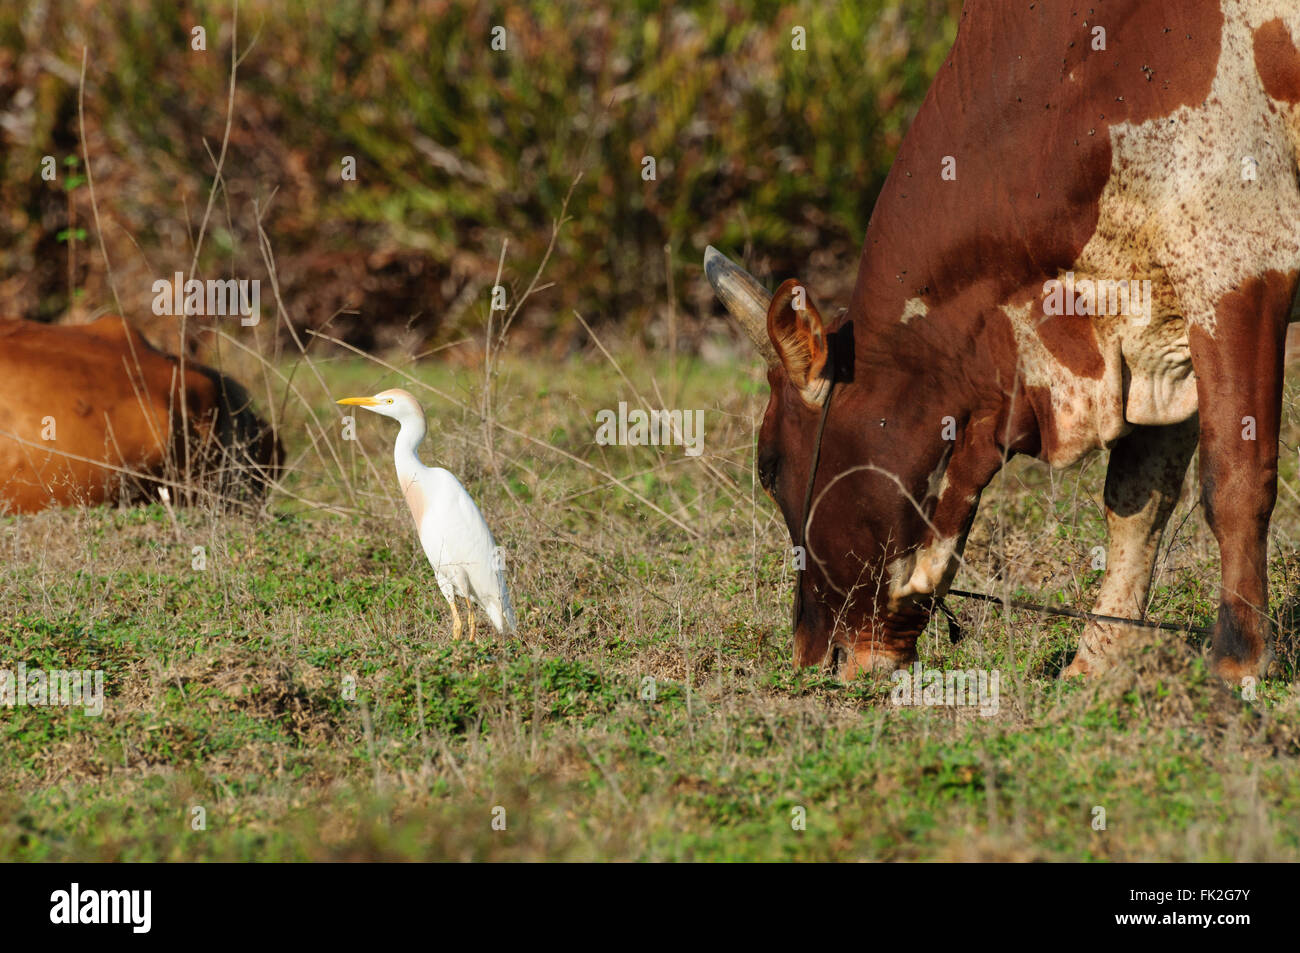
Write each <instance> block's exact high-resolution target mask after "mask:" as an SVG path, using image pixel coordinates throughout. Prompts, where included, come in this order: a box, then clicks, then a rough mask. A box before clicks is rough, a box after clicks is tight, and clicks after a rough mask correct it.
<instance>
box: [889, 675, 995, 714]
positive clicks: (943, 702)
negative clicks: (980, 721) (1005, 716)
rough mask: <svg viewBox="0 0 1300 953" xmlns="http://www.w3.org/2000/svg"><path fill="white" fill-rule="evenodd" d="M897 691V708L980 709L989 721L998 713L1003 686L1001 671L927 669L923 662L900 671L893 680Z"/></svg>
mask: <svg viewBox="0 0 1300 953" xmlns="http://www.w3.org/2000/svg"><path fill="white" fill-rule="evenodd" d="M890 677H891V678H892V679H893V681H894V687H893V689H892V690H891V691H890V693H889V700H890V701H891V702H893V703H894V704H895V705H916V706H922V705H924V706H933V707H947V708H978V709H979V713H980V714H981V715H983V716H984V717H985V718H988V717H990V716H992V715H996V714H997V713H998V707H999V702H998V698H999V686H1000V683H1001V681H1002V674H1001V672H1000V671H999V670H998V669H993V670H992V671H991V672H990V671H987V670H986V669H974V668H968V669H964V670H963V669H954V670H946V669H939V668H930V669H924V670H922V668H921V663H920V662H915V663H913V665H912V667H911V668H900V669H898V670H897V671H895V672H894V673H893V675H892V676H890Z"/></svg>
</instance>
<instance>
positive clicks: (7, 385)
mask: <svg viewBox="0 0 1300 953" xmlns="http://www.w3.org/2000/svg"><path fill="white" fill-rule="evenodd" d="M180 376H181V372H180V366H179V362H178V361H177V360H176V359H175V358H173V357H170V356H169V355H166V354H163V353H162V352H160V351H157V350H155V349H154V348H153V347H151V346H150V345H149V344H148V342H146V341H145V340H144V338H142V337H141V336H140V335H139V334H138V333H136V332H135V331H133V330H131V329H130V328H129V326H128V325H127V324H126V322H124V321H123V320H122V319H121V318H118V317H105V318H101V319H100V320H98V321H96V322H94V323H93V324H89V325H81V326H52V325H44V324H38V323H36V322H31V321H5V320H0V511H9V512H33V511H36V510H41V509H44V508H45V507H47V506H52V505H59V506H68V505H77V504H96V503H103V502H109V501H116V500H135V499H140V498H141V497H142V496H145V495H147V490H146V487H145V486H144V481H141V480H139V479H133V478H132V477H131V476H130V475H129V474H128V473H125V472H123V471H130V473H133V474H145V475H148V476H153V477H160V476H164V475H165V474H166V473H168V472H169V471H174V470H175V468H176V466H177V465H178V464H180V463H183V460H184V457H185V454H184V452H183V451H182V450H181V449H180V448H181V446H182V443H181V441H180V440H179V439H178V438H180V437H181V435H182V434H188V437H189V440H190V446H191V451H192V452H191V459H192V460H198V458H199V457H201V456H202V454H201V453H200V450H201V448H204V447H208V448H210V447H211V444H212V442H213V441H214V440H215V439H216V438H217V437H218V434H219V433H221V432H230V431H231V430H232V429H233V428H232V427H231V426H230V425H229V423H228V419H229V418H230V417H231V416H233V415H232V414H231V413H230V409H229V407H227V406H225V404H226V403H227V402H228V401H229V395H228V393H225V392H226V391H228V390H230V389H235V390H238V391H239V393H240V394H241V395H242V394H243V391H242V388H238V386H237V385H233V382H231V387H229V388H226V387H223V386H222V385H223V383H224V382H225V380H226V379H224V378H222V377H221V376H220V375H218V374H217V373H216V372H214V371H211V370H209V369H207V368H204V367H201V366H199V365H189V366H187V367H186V369H185V375H184V380H185V390H184V400H185V405H186V410H187V413H188V416H189V419H190V420H191V421H192V425H191V426H190V427H189V428H182V427H181V426H180V423H179V421H180V420H181V414H180V404H181V391H180V388H179V387H178V381H179V380H180ZM245 399H246V397H245ZM240 412H242V413H244V414H246V415H247V416H248V417H252V414H251V412H249V411H248V410H247V408H239V409H238V411H237V413H240ZM223 424H224V425H223ZM257 429H258V430H265V428H264V427H262V425H261V424H260V421H258V422H257ZM262 436H263V439H261V440H260V441H259V443H261V444H262V446H259V447H258V448H257V451H256V452H255V454H254V455H255V456H256V457H261V458H262V459H261V462H262V463H263V464H267V465H271V464H274V463H277V462H278V453H277V450H278V445H277V444H276V441H275V440H274V437H273V435H270V433H269V430H268V431H265V434H264V435H262ZM203 459H205V460H206V459H210V458H209V457H203ZM173 475H174V473H173Z"/></svg>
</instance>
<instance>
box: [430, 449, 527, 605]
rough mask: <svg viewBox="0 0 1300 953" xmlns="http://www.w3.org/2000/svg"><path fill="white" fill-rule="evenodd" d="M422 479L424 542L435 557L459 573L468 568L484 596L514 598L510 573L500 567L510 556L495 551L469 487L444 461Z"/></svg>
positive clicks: (442, 565) (466, 573) (435, 563)
mask: <svg viewBox="0 0 1300 953" xmlns="http://www.w3.org/2000/svg"><path fill="white" fill-rule="evenodd" d="M420 482H421V490H422V491H423V492H424V495H425V509H424V514H423V519H422V520H421V524H420V543H421V544H422V545H423V546H424V552H425V555H426V556H428V557H429V562H430V563H432V564H433V566H434V568H435V569H439V568H441V569H442V570H444V571H446V572H448V573H450V574H451V575H453V576H457V577H459V576H460V574H461V573H463V574H464V577H465V578H466V579H467V580H468V582H469V586H470V590H471V593H472V594H473V595H474V596H475V597H476V598H478V599H479V601H480V602H482V601H483V600H485V599H492V600H495V601H497V602H500V603H502V604H503V605H504V604H506V603H508V601H509V598H508V597H507V596H506V590H505V574H504V573H503V572H502V571H501V570H500V569H498V568H497V567H498V566H502V565H504V561H503V560H501V559H500V558H499V557H497V556H496V555H495V551H496V541H495V540H494V539H493V538H492V531H491V530H490V529H488V525H487V520H485V519H484V518H483V514H482V513H481V512H480V511H479V508H478V506H477V505H476V504H475V503H474V500H473V498H472V497H471V496H470V495H469V492H468V491H467V490H466V489H465V487H464V486H462V485H461V482H460V481H459V480H457V479H456V477H455V475H454V474H452V473H451V472H450V471H448V470H444V469H442V468H440V467H434V468H430V469H428V470H426V471H425V472H424V473H422V474H420Z"/></svg>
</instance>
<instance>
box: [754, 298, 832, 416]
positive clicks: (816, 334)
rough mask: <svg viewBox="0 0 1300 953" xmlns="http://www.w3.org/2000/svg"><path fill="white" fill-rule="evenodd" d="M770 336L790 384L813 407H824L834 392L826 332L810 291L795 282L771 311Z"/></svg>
mask: <svg viewBox="0 0 1300 953" xmlns="http://www.w3.org/2000/svg"><path fill="white" fill-rule="evenodd" d="M767 336H768V337H770V338H771V339H772V346H773V347H775V348H776V354H777V357H779V358H780V359H781V364H782V366H784V367H785V373H786V375H787V376H788V377H789V378H790V383H792V384H794V386H795V387H797V388H798V389H799V393H800V395H801V396H802V397H803V399H804V400H805V401H807V402H808V403H809V404H811V405H813V406H816V407H820V406H821V405H822V403H823V402H824V401H825V400H826V395H827V394H828V393H829V392H830V379H829V378H828V377H824V376H823V373H824V372H825V370H826V357H827V354H828V349H827V346H826V328H825V326H824V325H823V324H822V316H821V315H820V314H818V313H817V307H816V306H815V305H814V304H813V303H812V296H811V295H810V294H809V293H808V289H807V288H806V287H804V285H803V284H801V283H800V282H799V281H796V280H795V279H794V278H791V279H790V280H789V281H787V282H786V283H785V284H783V285H781V287H780V288H777V289H776V294H775V295H774V296H773V298H772V303H771V304H770V305H769V306H768V309H767Z"/></svg>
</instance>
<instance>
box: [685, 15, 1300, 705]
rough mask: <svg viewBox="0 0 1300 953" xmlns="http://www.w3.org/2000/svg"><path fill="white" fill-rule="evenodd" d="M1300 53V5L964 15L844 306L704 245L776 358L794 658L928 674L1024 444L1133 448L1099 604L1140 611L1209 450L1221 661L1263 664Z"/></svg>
mask: <svg viewBox="0 0 1300 953" xmlns="http://www.w3.org/2000/svg"><path fill="white" fill-rule="evenodd" d="M1298 47H1300V4H1297V3H1296V0H1125V2H1111V0H1090V2H1089V3H1084V4H1075V3H1064V2H1038V3H1033V2H1030V0H970V2H968V3H967V4H966V9H965V10H964V11H963V14H962V20H961V24H960V28H959V30H958V35H957V40H956V43H955V44H954V46H953V49H952V51H951V54H950V55H949V57H948V59H947V60H946V62H945V63H944V65H943V67H942V68H941V69H940V71H939V74H938V76H937V78H936V79H935V81H934V84H933V85H932V86H931V88H930V91H929V93H928V94H927V96H926V98H925V101H924V103H923V105H922V106H921V108H920V110H919V112H918V113H917V116H916V119H915V121H914V122H913V124H912V127H911V129H910V131H909V132H908V134H907V137H906V138H905V139H904V140H903V143H902V145H901V147H900V149H899V152H898V157H897V159H896V160H895V162H894V166H893V168H892V169H891V171H890V174H889V176H888V178H887V180H886V182H885V185H884V189H883V191H882V192H881V195H880V198H879V200H878V202H877V203H876V207H875V211H874V213H873V215H872V218H871V223H870V225H869V226H868V228H867V234H866V240H865V244H864V247H863V250H862V257H861V259H860V264H859V268H858V275H857V284H856V286H855V289H854V292H853V295H852V298H851V299H850V302H849V306H848V309H847V311H846V312H845V313H844V314H843V315H841V316H839V317H838V318H836V319H835V320H833V321H831V322H829V323H828V322H826V321H824V319H823V318H822V316H821V315H820V314H819V313H818V311H817V309H816V307H815V306H814V305H813V304H812V302H811V300H808V301H807V302H806V306H803V305H805V301H804V299H805V298H806V296H807V292H806V291H805V289H804V288H803V286H802V285H801V284H799V283H798V282H796V281H787V282H785V283H784V284H783V285H781V286H780V288H778V289H777V291H776V293H775V295H774V296H773V295H770V294H768V293H767V292H766V291H765V290H764V289H763V288H762V286H761V285H760V284H759V283H758V282H757V281H756V280H755V279H753V278H752V277H751V276H750V275H748V274H746V273H745V272H744V271H742V270H741V269H740V268H738V267H737V266H736V265H734V264H732V263H731V262H729V261H728V260H727V259H726V258H724V257H723V256H722V255H721V254H719V253H718V252H717V251H715V250H713V249H709V251H708V252H707V253H706V256H705V270H706V272H707V274H708V277H709V280H710V282H711V283H712V285H713V287H714V289H715V290H716V292H717V293H718V296H719V297H720V298H721V300H722V301H723V303H724V304H725V305H726V306H727V309H728V310H729V311H730V312H731V314H732V316H733V317H734V318H735V319H737V320H738V322H739V323H740V324H741V325H742V327H743V328H744V329H745V330H746V332H747V333H748V334H749V336H750V337H751V338H752V339H753V340H754V342H755V343H756V345H757V346H758V348H759V350H760V352H761V353H762V354H763V355H764V356H765V357H766V359H767V363H768V383H769V385H770V386H771V398H770V400H769V403H768V406H767V411H766V414H765V416H764V418H763V423H762V428H761V430H760V432H759V436H758V448H757V466H758V471H759V475H760V477H761V480H762V483H763V485H764V486H765V487H766V488H767V490H768V492H769V493H770V494H771V495H772V497H773V498H774V499H775V501H776V503H777V504H778V506H779V507H780V509H781V512H782V514H783V515H784V517H785V520H786V525H787V526H788V527H789V528H790V530H791V534H792V536H793V537H794V538H795V540H796V541H798V540H800V539H803V540H804V542H805V545H806V560H807V569H806V571H805V572H803V573H802V574H801V580H800V583H799V588H798V591H797V594H796V606H797V616H798V617H797V619H796V620H795V634H794V657H795V662H796V663H797V664H800V665H809V664H814V663H817V662H820V661H822V660H823V659H826V658H828V657H829V658H831V659H835V658H836V657H840V658H843V660H844V662H845V664H844V666H843V668H842V673H843V674H844V675H845V676H846V677H849V676H852V675H853V674H855V673H856V672H858V671H860V670H865V669H883V670H886V671H887V670H889V669H891V668H893V667H895V666H898V665H902V664H906V663H909V662H911V661H913V660H914V659H915V658H916V640H917V636H918V635H919V633H920V632H921V630H922V628H923V627H924V625H925V623H926V621H927V620H928V619H929V617H930V614H931V612H932V611H933V608H934V606H935V603H936V600H937V599H938V598H940V597H941V596H942V595H943V593H944V592H945V591H946V589H947V587H948V585H949V584H950V582H951V580H952V577H953V575H954V573H955V572H956V569H957V565H958V561H959V558H960V554H961V552H962V547H963V545H964V543H965V540H966V535H967V532H968V531H969V529H970V525H971V521H972V519H973V517H974V514H975V508H976V506H977V504H978V501H979V497H980V493H981V491H982V490H983V489H984V487H985V486H986V485H987V484H988V483H989V481H990V480H991V479H992V477H993V476H994V474H995V473H996V472H997V471H998V469H999V468H1000V467H1001V466H1002V465H1003V463H1004V462H1005V460H1006V458H1007V457H1008V456H1010V455H1012V454H1016V453H1027V454H1033V455H1036V456H1038V457H1040V458H1042V459H1044V460H1046V461H1047V462H1048V463H1049V464H1051V465H1052V466H1054V467H1061V466H1066V465H1068V464H1070V463H1072V462H1074V461H1076V460H1078V459H1079V458H1080V457H1081V456H1082V455H1083V454H1085V453H1087V452H1088V451H1090V450H1093V449H1096V448H1101V447H1106V448H1109V449H1110V462H1109V468H1108V470H1107V474H1106V486H1105V504H1106V524H1107V529H1108V532H1109V536H1110V548H1109V553H1108V559H1107V562H1106V573H1105V576H1104V578H1103V580H1102V583H1101V591H1100V594H1099V596H1098V599H1097V603H1096V612H1098V613H1100V614H1105V615H1110V616H1119V617H1123V618H1135V617H1140V616H1141V615H1142V614H1143V612H1144V611H1145V609H1146V606H1147V596H1148V591H1149V588H1150V584H1151V577H1152V571H1153V566H1154V561H1155V556H1156V547H1157V544H1158V542H1159V539H1160V536H1161V533H1162V532H1163V529H1164V526H1165V523H1166V521H1167V519H1168V517H1169V514H1170V511H1171V509H1172V508H1173V506H1174V503H1175V501H1176V499H1177V497H1178V494H1179V491H1180V488H1181V486H1182V482H1183V479H1184V475H1185V473H1186V469H1187V466H1188V462H1189V460H1190V458H1191V454H1192V451H1193V449H1194V448H1195V447H1196V445H1197V442H1198V439H1199V442H1200V475H1201V493H1202V499H1203V501H1204V506H1205V516H1206V519H1207V520H1208V522H1209V525H1210V528H1211V529H1212V531H1213V532H1214V535H1215V537H1216V539H1217V540H1218V543H1219V552H1220V557H1221V562H1222V586H1221V591H1220V599H1221V601H1220V605H1219V615H1218V621H1217V623H1216V626H1215V629H1214V636H1213V643H1212V661H1213V664H1214V666H1215V669H1216V670H1217V671H1218V672H1219V673H1220V674H1221V675H1223V676H1224V677H1226V678H1229V679H1234V680H1235V679H1238V678H1242V677H1245V676H1253V675H1258V674H1260V673H1262V671H1263V670H1264V668H1265V667H1266V666H1267V665H1268V662H1269V660H1270V658H1271V657H1272V648H1271V642H1272V633H1271V626H1270V623H1269V620H1268V617H1267V610H1268V588H1267V578H1266V574H1267V569H1266V554H1267V531H1268V525H1269V519H1270V516H1271V514H1272V510H1273V503H1274V498H1275V496H1276V488H1277V454H1278V430H1279V423H1280V417H1281V397H1282V365H1283V342H1284V339H1285V336H1286V324H1287V319H1288V313H1289V311H1290V307H1291V302H1292V297H1293V294H1294V292H1295V289H1296V282H1297V274H1300V186H1298V185H1297V156H1298V155H1300V49H1298ZM1119 282H1123V283H1124V284H1123V285H1122V286H1120V285H1118V283H1119ZM1130 282H1136V284H1132V285H1130V284H1129V283H1130ZM1147 282H1149V284H1144V283H1147ZM1108 286H1109V290H1107V288H1108ZM1117 286H1118V287H1119V288H1120V290H1124V291H1127V290H1130V289H1131V290H1132V292H1133V295H1132V296H1133V297H1134V298H1136V299H1137V301H1138V305H1139V306H1138V307H1136V308H1133V307H1130V308H1126V307H1125V302H1124V300H1123V297H1128V295H1124V296H1123V297H1120V296H1117V295H1116V293H1115V289H1116V287H1117ZM832 381H833V382H834V384H833V388H832ZM828 394H830V395H831V403H830V406H829V410H828V411H827V412H826V415H825V417H824V419H823V417H822V414H823V409H824V407H825V403H826V400H827V396H828ZM823 423H824V427H825V430H824V436H823V437H822V438H821V439H820V441H819V438H818V432H819V425H820V424H823ZM815 446H816V447H819V448H820V455H819V457H817V456H816V455H815V454H814V447H815ZM814 459H818V463H817V465H816V467H815V468H814V466H813V461H814ZM805 500H808V501H810V502H809V503H807V504H805ZM1133 631H1134V628H1133V627H1132V626H1128V625H1123V624H1104V623H1100V622H1097V621H1092V622H1089V623H1088V624H1087V625H1086V627H1085V630H1084V632H1083V634H1082V637H1081V639H1080V643H1079V648H1078V651H1077V653H1076V655H1075V658H1074V661H1073V662H1072V663H1071V665H1070V666H1069V668H1068V669H1067V670H1066V674H1079V673H1090V672H1096V671H1099V670H1101V669H1102V668H1104V667H1105V666H1106V664H1107V661H1108V656H1111V655H1113V653H1112V648H1113V647H1114V646H1115V645H1117V644H1118V643H1120V642H1122V641H1123V640H1125V639H1127V638H1129V637H1130V636H1131V634H1132V633H1133Z"/></svg>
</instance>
